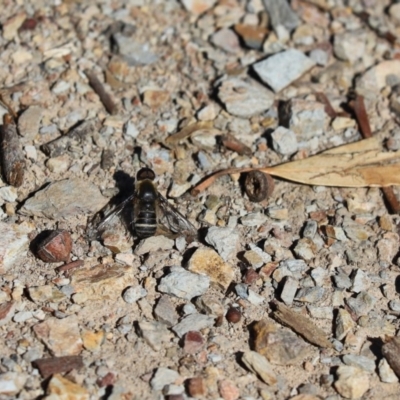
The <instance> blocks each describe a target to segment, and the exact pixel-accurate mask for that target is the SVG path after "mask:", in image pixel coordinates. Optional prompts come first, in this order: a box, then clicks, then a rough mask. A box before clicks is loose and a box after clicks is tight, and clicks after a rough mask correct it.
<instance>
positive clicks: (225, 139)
mask: <svg viewBox="0 0 400 400" xmlns="http://www.w3.org/2000/svg"><path fill="white" fill-rule="evenodd" d="M221 142H222V144H223V145H224V146H225V147H226V148H227V149H229V150H232V151H236V153H238V154H240V155H247V156H251V149H250V147H248V146H246V145H245V144H244V143H242V142H241V141H240V140H239V139H237V138H235V136H233V135H232V134H231V133H229V132H228V133H226V134H225V135H223V136H222V137H221Z"/></svg>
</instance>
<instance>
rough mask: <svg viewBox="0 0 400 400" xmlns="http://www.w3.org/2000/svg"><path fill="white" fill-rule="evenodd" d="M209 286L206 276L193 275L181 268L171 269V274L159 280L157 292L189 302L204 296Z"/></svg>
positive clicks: (208, 279)
mask: <svg viewBox="0 0 400 400" xmlns="http://www.w3.org/2000/svg"><path fill="white" fill-rule="evenodd" d="M209 286H210V278H209V277H208V276H206V275H199V274H195V273H193V272H189V271H186V270H185V269H183V268H181V267H173V268H171V272H170V273H169V274H168V275H166V276H164V277H163V278H162V279H161V281H160V284H159V285H158V290H159V291H160V292H161V293H166V294H170V295H173V296H176V297H179V298H181V299H185V300H191V299H192V298H193V297H197V296H201V295H202V294H204V293H205V292H206V291H207V290H208V288H209Z"/></svg>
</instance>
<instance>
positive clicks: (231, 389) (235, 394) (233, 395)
mask: <svg viewBox="0 0 400 400" xmlns="http://www.w3.org/2000/svg"><path fill="white" fill-rule="evenodd" d="M218 388H219V393H220V394H221V397H222V398H223V399H224V400H237V399H238V398H239V396H240V393H239V389H238V388H237V387H236V386H235V384H234V383H233V382H232V381H231V380H229V379H224V380H223V381H220V382H219V383H218Z"/></svg>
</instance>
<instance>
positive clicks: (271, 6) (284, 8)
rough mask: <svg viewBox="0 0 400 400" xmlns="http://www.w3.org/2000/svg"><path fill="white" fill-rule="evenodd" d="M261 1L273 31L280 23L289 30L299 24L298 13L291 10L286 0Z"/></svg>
mask: <svg viewBox="0 0 400 400" xmlns="http://www.w3.org/2000/svg"><path fill="white" fill-rule="evenodd" d="M263 3H264V6H265V8H266V10H267V13H268V15H269V20H270V21H271V25H272V26H273V28H274V30H275V31H276V29H277V27H278V26H280V25H283V26H284V27H285V28H287V29H288V30H289V31H292V30H293V29H294V28H296V27H297V26H298V25H299V24H300V19H299V17H298V15H297V14H296V13H295V12H294V11H293V10H292V8H291V6H290V4H289V3H288V2H287V1H285V0H264V1H263Z"/></svg>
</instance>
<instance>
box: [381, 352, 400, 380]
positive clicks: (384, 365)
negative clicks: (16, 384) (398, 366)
mask: <svg viewBox="0 0 400 400" xmlns="http://www.w3.org/2000/svg"><path fill="white" fill-rule="evenodd" d="M378 372H379V378H380V379H381V381H382V382H385V383H395V382H398V381H399V379H398V378H397V376H396V374H395V373H394V371H393V370H392V368H390V365H389V363H388V362H387V361H386V359H385V358H382V360H381V361H379V365H378Z"/></svg>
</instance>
